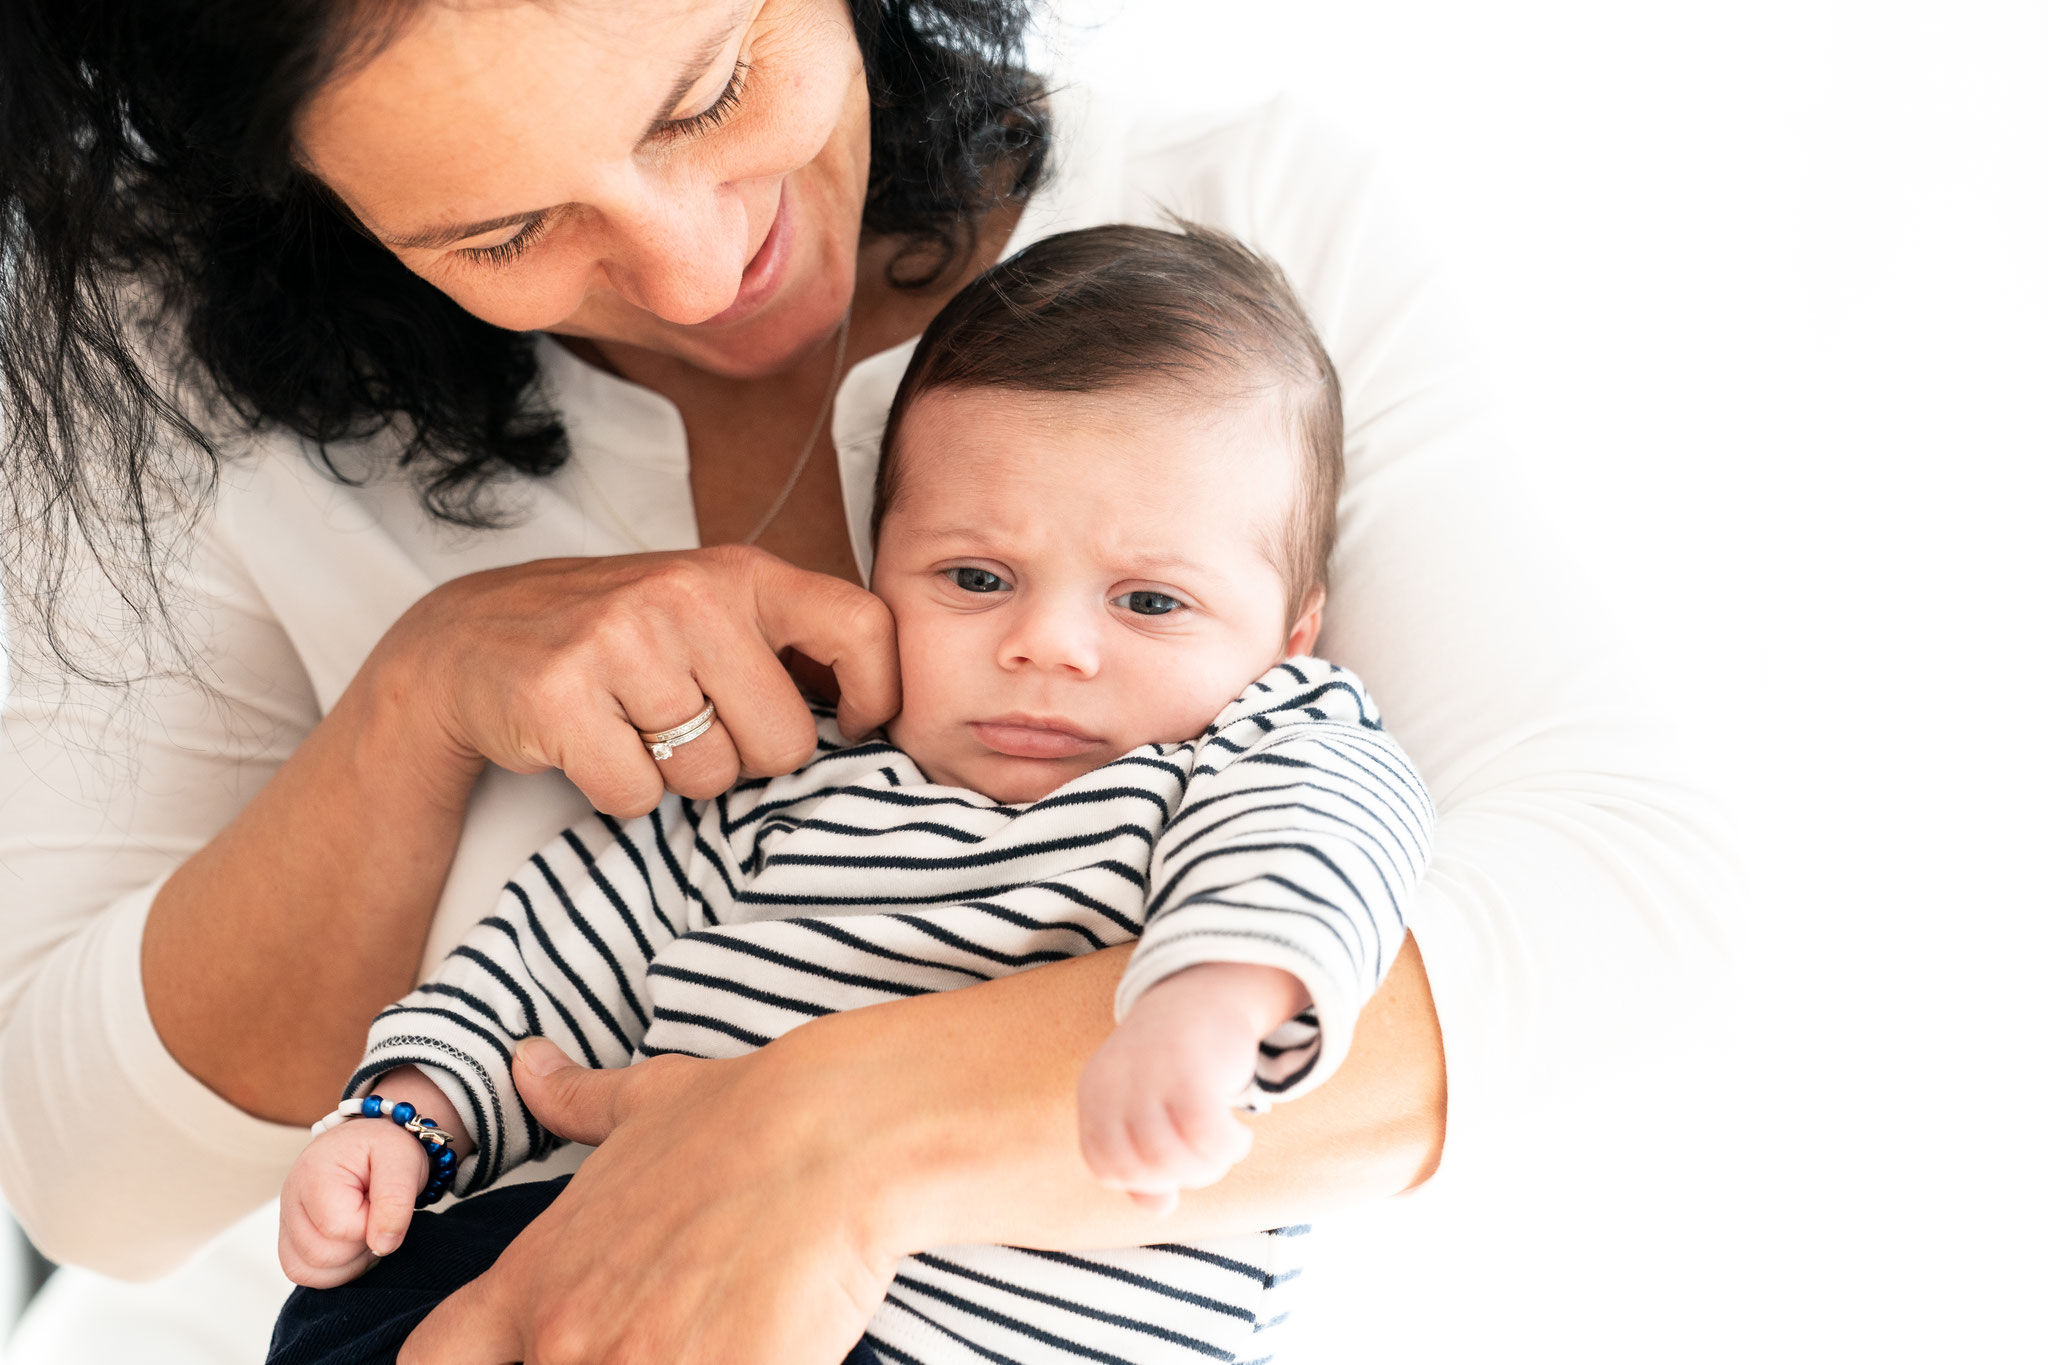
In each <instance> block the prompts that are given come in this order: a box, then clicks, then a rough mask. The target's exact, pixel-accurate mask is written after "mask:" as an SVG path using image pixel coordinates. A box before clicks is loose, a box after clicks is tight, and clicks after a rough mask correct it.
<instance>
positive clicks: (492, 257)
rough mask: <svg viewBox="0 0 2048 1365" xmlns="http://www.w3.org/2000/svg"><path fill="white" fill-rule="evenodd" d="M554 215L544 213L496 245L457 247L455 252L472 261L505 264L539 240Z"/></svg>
mask: <svg viewBox="0 0 2048 1365" xmlns="http://www.w3.org/2000/svg"><path fill="white" fill-rule="evenodd" d="M552 216H553V215H552V214H546V213H543V214H542V215H541V216H540V217H538V218H534V219H531V220H529V221H528V223H527V224H526V226H525V227H523V228H521V229H519V231H518V233H517V234H516V235H514V236H513V237H511V238H508V239H507V240H505V241H502V242H500V243H498V244H497V245H496V246H465V247H457V248H456V250H455V254H456V255H458V256H465V257H468V258H469V259H470V260H472V261H482V262H484V263H485V264H487V265H503V264H504V263H505V262H507V261H509V260H511V259H512V258H513V257H515V256H517V255H519V254H520V253H521V252H522V251H525V250H526V248H528V247H530V246H532V245H533V244H534V243H535V242H537V241H539V240H540V234H541V232H542V231H543V230H544V229H545V228H546V227H547V225H548V219H549V218H551V217H552Z"/></svg>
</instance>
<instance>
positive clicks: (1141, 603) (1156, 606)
mask: <svg viewBox="0 0 2048 1365" xmlns="http://www.w3.org/2000/svg"><path fill="white" fill-rule="evenodd" d="M1110 603H1111V605H1112V606H1119V607H1123V608H1124V609H1126V610H1127V611H1134V612H1136V613H1138V615H1140V616H1168V615H1171V614H1172V613H1173V612H1175V611H1178V610H1180V608H1182V607H1184V606H1186V605H1187V604H1186V603H1184V602H1182V601H1181V600H1180V599H1179V598H1178V597H1169V596H1167V595H1166V594H1165V593H1163V592H1127V593H1125V594H1124V595H1123V596H1122V597H1115V598H1111V599H1110Z"/></svg>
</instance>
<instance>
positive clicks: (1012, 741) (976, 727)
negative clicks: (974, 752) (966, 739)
mask: <svg viewBox="0 0 2048 1365" xmlns="http://www.w3.org/2000/svg"><path fill="white" fill-rule="evenodd" d="M967 728H968V729H970V730H972V731H973V732H974V736H975V738H976V739H979V740H980V741H981V742H982V743H983V744H985V745H987V746H988V747H989V748H990V749H993V750H994V751H995V752H997V753H999V754H1004V755H1007V756H1009V757H1011V758H1074V757H1076V756H1077V755H1080V754H1085V753H1087V752H1088V751H1089V750H1090V749H1094V748H1097V747H1099V746H1100V745H1101V744H1102V742H1103V741H1102V740H1101V739H1100V738H1099V737H1098V736H1095V735H1091V734H1089V733H1087V732H1086V731H1085V730H1082V729H1081V728H1080V727H1079V726H1077V725H1075V724H1074V723H1073V722H1071V721H1068V720H1065V719H1063V718H1061V717H1058V716H1029V715H1022V714H1015V715H1007V716H995V717H992V718H990V719H988V720H971V721H969V722H967Z"/></svg>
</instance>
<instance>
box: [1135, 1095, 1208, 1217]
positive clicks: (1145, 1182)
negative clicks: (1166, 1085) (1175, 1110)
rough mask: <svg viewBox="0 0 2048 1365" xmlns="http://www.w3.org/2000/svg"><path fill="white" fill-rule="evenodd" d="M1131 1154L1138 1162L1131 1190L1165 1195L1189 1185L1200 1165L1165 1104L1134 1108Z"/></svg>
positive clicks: (1151, 1104)
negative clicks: (1188, 1179) (1187, 1178)
mask: <svg viewBox="0 0 2048 1365" xmlns="http://www.w3.org/2000/svg"><path fill="white" fill-rule="evenodd" d="M1127 1126H1128V1128H1129V1131H1130V1140H1131V1151H1132V1153H1133V1154H1134V1156H1135V1157H1136V1159H1137V1169H1136V1170H1135V1171H1133V1172H1132V1175H1131V1178H1130V1180H1129V1181H1128V1182H1127V1186H1126V1187H1127V1188H1129V1189H1132V1190H1138V1191H1143V1192H1145V1193H1148V1194H1165V1193H1167V1192H1168V1191H1171V1190H1176V1189H1179V1188H1180V1187H1181V1186H1182V1185H1184V1184H1186V1183H1187V1181H1186V1177H1187V1176H1188V1175H1190V1174H1192V1173H1193V1169H1194V1167H1195V1165H1196V1164H1197V1163H1196V1161H1195V1158H1194V1153H1192V1152H1190V1151H1189V1150H1188V1145H1187V1143H1186V1142H1185V1141H1184V1140H1182V1138H1181V1135H1180V1130H1179V1129H1177V1128H1176V1127H1174V1124H1173V1118H1172V1116H1171V1115H1170V1114H1169V1113H1168V1112H1167V1109H1166V1106H1165V1105H1164V1104H1161V1103H1156V1102H1155V1103H1147V1104H1143V1105H1138V1106H1136V1107H1134V1108H1133V1109H1132V1111H1131V1113H1130V1115H1129V1119H1128V1125H1127Z"/></svg>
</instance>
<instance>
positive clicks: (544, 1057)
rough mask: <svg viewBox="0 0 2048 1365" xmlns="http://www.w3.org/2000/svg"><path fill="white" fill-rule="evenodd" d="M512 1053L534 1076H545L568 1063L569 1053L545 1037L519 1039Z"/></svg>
mask: <svg viewBox="0 0 2048 1365" xmlns="http://www.w3.org/2000/svg"><path fill="white" fill-rule="evenodd" d="M512 1055H513V1057H515V1058H516V1059H518V1062H519V1064H520V1065H521V1066H523V1067H525V1068H526V1069H527V1070H528V1071H531V1072H532V1073H533V1074H534V1075H536V1076H545V1075H547V1074H548V1073H549V1072H551V1071H560V1070H561V1069H562V1068H563V1067H565V1066H567V1065H569V1054H568V1053H566V1052H564V1051H562V1049H560V1048H558V1047H556V1046H555V1045H554V1044H553V1043H551V1042H549V1041H548V1040H547V1039H545V1038H522V1039H520V1040H519V1045H518V1046H517V1047H515V1048H513V1049H512Z"/></svg>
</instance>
